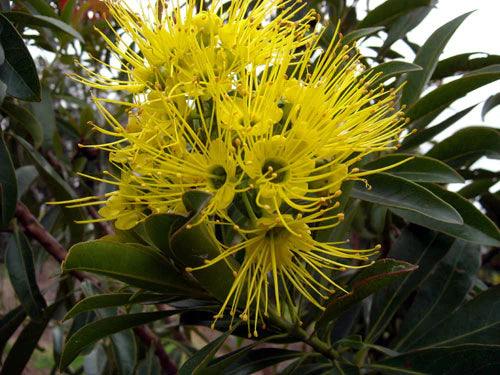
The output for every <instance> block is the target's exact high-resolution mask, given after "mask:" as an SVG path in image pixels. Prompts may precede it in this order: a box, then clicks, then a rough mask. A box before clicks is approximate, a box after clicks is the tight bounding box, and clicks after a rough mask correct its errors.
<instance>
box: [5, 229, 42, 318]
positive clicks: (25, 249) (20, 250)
mask: <svg viewBox="0 0 500 375" xmlns="http://www.w3.org/2000/svg"><path fill="white" fill-rule="evenodd" d="M5 263H6V265H7V271H8V273H9V278H10V282H11V284H12V287H13V288H14V290H15V292H16V295H17V298H18V299H19V301H20V302H21V304H22V305H23V307H24V310H25V311H26V312H27V313H28V315H29V316H30V317H31V318H33V319H38V318H40V316H41V315H42V314H43V311H44V309H45V307H46V306H47V304H46V302H45V299H44V298H43V296H42V293H41V292H40V289H39V288H38V284H37V282H36V274H35V265H34V262H33V250H32V249H31V246H30V243H29V242H28V239H27V238H26V236H25V235H24V234H23V233H19V232H17V231H15V232H14V233H12V234H11V236H10V239H9V242H8V243H7V252H6V256H5Z"/></svg>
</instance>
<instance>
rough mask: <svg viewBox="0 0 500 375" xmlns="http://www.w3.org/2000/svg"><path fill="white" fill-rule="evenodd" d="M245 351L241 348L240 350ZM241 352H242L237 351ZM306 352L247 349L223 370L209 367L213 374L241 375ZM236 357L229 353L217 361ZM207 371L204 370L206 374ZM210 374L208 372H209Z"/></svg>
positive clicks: (278, 349) (255, 371)
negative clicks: (214, 369)
mask: <svg viewBox="0 0 500 375" xmlns="http://www.w3.org/2000/svg"><path fill="white" fill-rule="evenodd" d="M241 351H243V350H242V349H240V350H239V351H238V352H241ZM237 354H240V353H237ZM303 355H304V353H303V352H300V351H296V350H289V349H282V348H260V349H254V350H246V351H244V352H243V353H242V355H238V358H237V359H236V360H233V361H231V363H230V364H228V365H227V367H224V370H223V371H213V367H214V366H213V365H212V366H210V367H209V368H208V370H209V371H210V373H211V374H214V375H217V374H224V375H241V374H255V373H257V372H259V371H261V370H263V369H265V368H268V367H270V366H276V365H278V364H279V363H281V362H284V361H289V360H291V359H295V358H297V357H301V356H303ZM231 356H233V357H234V353H229V354H227V355H225V356H222V357H219V358H217V360H216V361H217V363H221V362H222V361H227V360H229V359H232V358H231ZM205 373H206V372H203V374H205ZM207 375H208V373H207Z"/></svg>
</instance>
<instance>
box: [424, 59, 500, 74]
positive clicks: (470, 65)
mask: <svg viewBox="0 0 500 375" xmlns="http://www.w3.org/2000/svg"><path fill="white" fill-rule="evenodd" d="M478 55H479V56H478ZM494 64H500V56H499V55H489V54H486V53H481V52H476V53H463V54H460V55H455V56H451V57H448V58H446V59H444V60H442V61H440V62H439V63H438V64H437V66H436V70H435V71H434V74H433V75H432V80H440V79H443V78H446V77H451V76H453V75H456V74H461V73H467V72H471V71H473V70H477V69H481V68H485V67H487V66H489V65H494Z"/></svg>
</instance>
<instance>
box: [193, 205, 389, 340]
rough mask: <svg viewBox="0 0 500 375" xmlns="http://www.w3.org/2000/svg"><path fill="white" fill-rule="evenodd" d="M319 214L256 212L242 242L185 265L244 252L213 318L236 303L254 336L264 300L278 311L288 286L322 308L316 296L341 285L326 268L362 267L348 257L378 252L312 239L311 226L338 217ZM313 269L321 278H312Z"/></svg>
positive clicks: (266, 308)
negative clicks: (263, 214)
mask: <svg viewBox="0 0 500 375" xmlns="http://www.w3.org/2000/svg"><path fill="white" fill-rule="evenodd" d="M323 214H324V211H320V212H318V213H316V214H312V215H309V216H305V217H303V216H302V215H300V214H299V215H297V216H296V217H293V216H292V215H284V216H283V217H282V218H278V217H262V218H260V219H258V220H257V222H256V223H255V227H254V228H253V229H252V230H249V231H247V232H246V238H245V240H244V241H242V242H241V243H239V244H237V245H234V246H231V247H228V248H227V249H225V250H224V251H223V252H222V254H221V255H220V256H218V257H216V258H214V259H211V260H209V261H206V262H205V264H204V265H203V266H200V267H196V268H188V269H187V270H188V271H189V272H191V271H193V270H199V269H203V268H207V267H210V266H211V265H212V264H214V263H217V262H220V261H223V260H224V259H226V258H227V257H230V256H232V255H234V254H237V253H239V252H240V251H242V250H243V251H244V259H243V261H242V263H241V266H240V268H239V269H237V270H234V273H235V281H234V283H233V286H232V288H231V290H230V291H229V293H228V295H227V298H226V300H225V301H224V303H223V305H222V307H221V309H220V310H219V313H218V314H217V315H216V316H215V319H219V318H221V317H222V316H223V314H224V310H225V309H226V307H227V306H232V307H231V309H230V315H231V316H232V317H234V316H235V315H236V312H237V309H238V307H240V306H241V308H242V312H241V313H240V317H241V318H242V319H243V320H245V321H247V324H248V326H249V332H251V331H252V333H253V335H254V336H257V335H258V332H257V325H258V323H259V322H261V321H262V315H264V316H268V313H269V309H270V301H273V302H274V306H275V308H276V310H277V312H278V314H281V313H282V311H283V297H282V295H283V294H285V296H286V297H285V301H287V302H289V301H291V297H290V295H291V291H290V290H289V289H290V287H289V286H292V287H293V288H294V289H295V290H296V291H298V292H299V293H300V294H301V295H302V296H303V297H304V298H305V299H307V300H308V301H309V302H311V303H312V304H314V305H315V306H317V307H318V308H320V309H322V308H323V307H322V304H321V301H322V300H325V299H328V298H329V296H330V294H332V293H334V292H335V288H339V289H342V290H344V289H343V288H342V287H341V286H340V285H338V284H337V283H336V282H335V281H334V280H333V279H332V277H331V275H332V271H343V270H346V269H347V268H359V267H363V266H366V265H367V264H366V263H365V265H362V266H354V265H352V264H351V263H349V261H351V260H358V261H363V262H367V261H369V260H370V257H371V256H373V255H375V254H377V253H378V249H379V246H376V247H375V248H373V249H368V250H351V249H348V248H344V247H340V246H339V245H341V243H335V242H319V241H317V240H315V239H314V235H313V232H314V231H318V230H322V229H324V228H325V227H328V226H334V225H336V224H337V223H338V221H339V220H341V219H342V214H337V215H335V217H336V218H337V220H336V221H335V222H334V223H333V224H332V223H330V224H325V222H331V220H332V216H331V215H330V216H328V217H324V216H323ZM368 264H369V263H368ZM313 272H315V273H317V274H318V275H319V276H320V278H321V280H318V279H316V278H315V277H313V275H312V273H313ZM280 294H281V296H280ZM251 325H253V328H252V329H250V326H251Z"/></svg>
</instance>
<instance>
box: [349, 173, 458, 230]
mask: <svg viewBox="0 0 500 375" xmlns="http://www.w3.org/2000/svg"><path fill="white" fill-rule="evenodd" d="M366 180H367V181H368V184H369V185H370V186H371V189H367V188H366V187H365V186H361V185H360V184H357V185H355V186H354V188H353V189H352V196H353V197H354V198H358V199H361V200H364V201H367V202H372V203H376V204H380V205H383V206H387V207H391V208H398V209H406V210H409V211H412V212H415V213H418V214H420V215H423V216H426V217H429V218H434V219H435V220H440V221H443V222H446V223H457V224H461V223H463V220H462V218H461V217H460V215H459V213H458V212H457V211H456V210H455V209H454V208H453V206H451V205H449V204H448V203H446V202H444V201H443V200H441V199H440V198H439V197H438V196H436V195H435V194H433V193H432V192H430V191H429V190H427V189H426V188H424V187H422V186H420V185H418V184H416V183H414V182H411V181H408V180H406V179H404V178H401V177H396V176H391V175H389V174H386V173H377V174H374V175H371V176H366Z"/></svg>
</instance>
